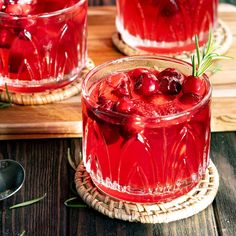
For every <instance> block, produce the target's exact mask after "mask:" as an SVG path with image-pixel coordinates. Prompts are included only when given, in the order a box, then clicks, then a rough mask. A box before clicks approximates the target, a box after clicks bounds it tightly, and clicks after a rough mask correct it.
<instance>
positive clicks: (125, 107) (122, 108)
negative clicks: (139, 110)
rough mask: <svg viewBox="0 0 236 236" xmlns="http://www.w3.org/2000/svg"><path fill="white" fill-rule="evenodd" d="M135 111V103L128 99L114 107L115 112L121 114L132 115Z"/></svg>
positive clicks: (120, 101)
mask: <svg viewBox="0 0 236 236" xmlns="http://www.w3.org/2000/svg"><path fill="white" fill-rule="evenodd" d="M133 109H134V103H133V101H132V100H129V99H126V98H123V99H120V100H119V101H118V102H117V103H116V105H115V107H114V110H115V111H117V112H120V113H131V112H132V110H133Z"/></svg>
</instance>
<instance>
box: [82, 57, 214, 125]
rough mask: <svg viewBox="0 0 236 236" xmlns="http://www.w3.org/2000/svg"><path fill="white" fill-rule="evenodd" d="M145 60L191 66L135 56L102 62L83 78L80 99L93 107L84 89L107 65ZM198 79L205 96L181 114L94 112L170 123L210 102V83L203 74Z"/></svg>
mask: <svg viewBox="0 0 236 236" xmlns="http://www.w3.org/2000/svg"><path fill="white" fill-rule="evenodd" d="M145 59H149V60H151V59H152V60H161V61H171V62H173V63H177V64H182V65H185V66H189V67H192V64H190V63H189V62H186V61H184V60H181V59H176V58H172V57H168V56H153V55H150V56H149V55H135V56H128V57H122V58H119V59H115V60H110V61H107V62H104V63H102V64H100V65H98V66H96V67H94V68H93V69H92V70H90V71H89V72H88V73H87V74H86V76H85V78H84V80H83V82H82V87H81V94H82V97H83V98H84V99H85V100H86V102H87V103H88V104H89V105H90V106H91V107H93V105H92V104H91V102H89V94H88V93H87V88H86V85H87V82H88V81H89V79H90V78H91V77H92V76H93V75H95V74H96V73H97V72H98V71H100V70H102V69H104V68H105V67H106V66H109V65H112V64H119V63H122V62H127V61H135V60H139V61H142V60H145ZM166 68H167V67H166ZM200 77H201V78H203V79H204V80H205V81H206V82H207V83H208V87H209V89H208V92H207V94H206V95H205V96H204V98H203V99H202V100H201V101H200V102H199V103H197V104H196V105H194V106H192V107H190V108H188V109H186V110H183V111H181V112H177V113H174V114H168V115H158V116H142V115H136V114H124V113H120V112H116V111H110V110H109V111H104V110H100V109H99V108H96V110H98V111H99V113H100V114H103V115H106V116H109V117H117V116H120V117H122V118H130V117H133V118H134V117H136V118H137V119H140V118H141V119H142V120H144V121H145V120H148V121H149V122H150V121H156V120H160V121H162V120H163V121H168V120H169V121H171V120H174V119H178V118H180V117H183V116H187V115H189V114H192V113H194V112H195V111H197V110H198V109H199V108H200V107H202V106H204V105H205V104H206V103H207V102H208V101H209V100H210V98H211V94H212V85H211V82H210V80H209V78H208V76H207V75H206V74H205V73H204V74H203V75H202V76H200Z"/></svg>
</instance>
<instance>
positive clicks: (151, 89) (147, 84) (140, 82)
mask: <svg viewBox="0 0 236 236" xmlns="http://www.w3.org/2000/svg"><path fill="white" fill-rule="evenodd" d="M158 88H159V83H158V79H157V77H156V76H155V75H154V74H153V73H150V72H148V73H142V74H141V75H140V76H139V77H138V78H136V81H135V84H134V89H135V91H136V92H137V93H138V94H140V95H142V96H151V95H153V94H155V93H157V92H158Z"/></svg>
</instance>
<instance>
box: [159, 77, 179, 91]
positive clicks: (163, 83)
mask: <svg viewBox="0 0 236 236" xmlns="http://www.w3.org/2000/svg"><path fill="white" fill-rule="evenodd" d="M181 88H182V85H181V84H180V82H179V80H177V79H175V78H172V77H168V76H165V77H162V78H161V80H160V83H159V90H160V91H161V92H162V93H163V94H165V95H177V94H179V93H180V91H181Z"/></svg>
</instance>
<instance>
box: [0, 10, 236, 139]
mask: <svg viewBox="0 0 236 236" xmlns="http://www.w3.org/2000/svg"><path fill="white" fill-rule="evenodd" d="M219 17H220V19H222V20H223V21H224V22H225V23H226V24H227V25H228V27H229V28H230V30H231V31H232V33H233V36H234V37H235V36H236V11H235V10H234V9H233V8H230V7H225V6H220V9H219ZM113 32H115V7H90V8H89V10H88V54H89V57H90V58H91V59H92V60H93V61H94V62H95V64H97V65H98V64H100V63H103V62H105V61H108V60H112V59H116V58H119V57H122V56H123V55H122V54H121V53H119V52H118V51H117V50H116V48H115V47H114V46H113V44H112V41H111V35H112V33H113ZM228 55H230V56H232V57H234V58H233V59H232V60H231V61H222V71H220V72H218V73H217V74H215V75H214V76H213V77H212V82H213V88H214V92H213V103H212V131H213V132H215V131H232V130H236V58H235V57H236V42H235V41H234V42H233V45H232V47H231V48H230V50H229V51H228ZM81 136H82V119H81V106H80V97H79V96H75V97H72V98H70V99H68V100H65V101H63V102H60V103H54V104H49V105H42V106H18V105H14V106H12V107H10V108H7V109H1V110H0V139H2V140H3V139H29V138H57V137H81Z"/></svg>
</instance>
